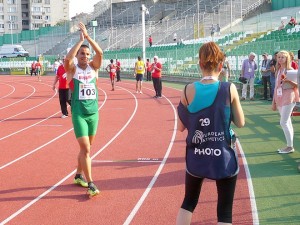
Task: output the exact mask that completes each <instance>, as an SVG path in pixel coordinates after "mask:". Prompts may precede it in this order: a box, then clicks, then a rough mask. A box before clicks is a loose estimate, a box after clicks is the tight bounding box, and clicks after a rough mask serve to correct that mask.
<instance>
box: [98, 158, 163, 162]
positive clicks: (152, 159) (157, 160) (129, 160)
mask: <svg viewBox="0 0 300 225" xmlns="http://www.w3.org/2000/svg"><path fill="white" fill-rule="evenodd" d="M160 162H162V160H159V159H155V158H137V159H124V160H122V159H119V160H92V163H160Z"/></svg>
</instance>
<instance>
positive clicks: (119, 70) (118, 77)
mask: <svg viewBox="0 0 300 225" xmlns="http://www.w3.org/2000/svg"><path fill="white" fill-rule="evenodd" d="M116 66H117V82H119V81H121V63H120V61H119V60H118V59H116Z"/></svg>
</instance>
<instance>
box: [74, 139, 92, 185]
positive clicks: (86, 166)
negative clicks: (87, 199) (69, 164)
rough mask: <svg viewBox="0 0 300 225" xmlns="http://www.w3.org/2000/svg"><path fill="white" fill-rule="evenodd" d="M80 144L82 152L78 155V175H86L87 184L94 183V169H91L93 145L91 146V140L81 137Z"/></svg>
mask: <svg viewBox="0 0 300 225" xmlns="http://www.w3.org/2000/svg"><path fill="white" fill-rule="evenodd" d="M77 141H78V144H79V146H80V151H79V154H78V167H77V172H76V174H82V172H83V173H84V175H85V178H86V180H87V182H92V181H93V180H92V169H91V165H92V164H91V157H90V151H91V145H90V138H89V137H87V136H85V137H80V138H77Z"/></svg>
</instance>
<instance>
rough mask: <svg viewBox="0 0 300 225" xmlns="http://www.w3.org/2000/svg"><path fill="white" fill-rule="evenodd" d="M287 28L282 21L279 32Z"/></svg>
mask: <svg viewBox="0 0 300 225" xmlns="http://www.w3.org/2000/svg"><path fill="white" fill-rule="evenodd" d="M284 28H285V23H284V21H283V20H281V25H280V26H279V27H278V30H283V29H284Z"/></svg>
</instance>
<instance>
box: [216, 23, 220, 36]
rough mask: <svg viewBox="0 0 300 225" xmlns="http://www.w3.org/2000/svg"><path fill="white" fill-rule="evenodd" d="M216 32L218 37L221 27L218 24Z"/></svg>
mask: <svg viewBox="0 0 300 225" xmlns="http://www.w3.org/2000/svg"><path fill="white" fill-rule="evenodd" d="M216 32H217V34H218V36H220V35H221V27H220V25H219V24H217V26H216Z"/></svg>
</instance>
